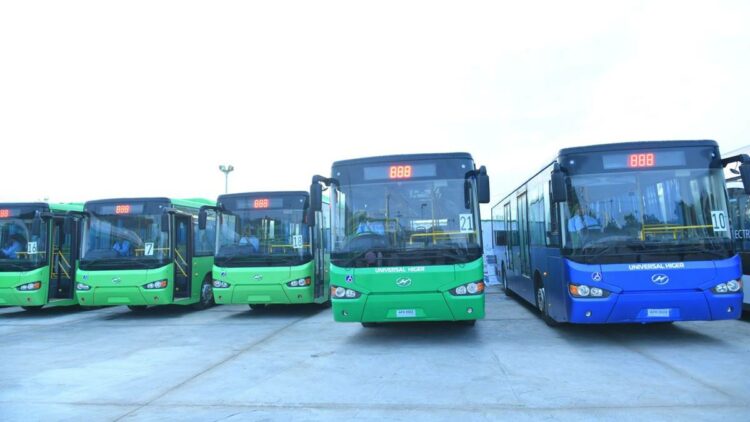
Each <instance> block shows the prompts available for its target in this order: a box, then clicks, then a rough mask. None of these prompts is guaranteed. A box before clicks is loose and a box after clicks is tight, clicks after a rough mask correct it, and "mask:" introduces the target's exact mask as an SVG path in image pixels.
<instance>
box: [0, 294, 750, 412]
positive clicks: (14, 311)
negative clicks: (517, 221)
mask: <svg viewBox="0 0 750 422" xmlns="http://www.w3.org/2000/svg"><path fill="white" fill-rule="evenodd" d="M0 335H2V342H1V343H0V356H2V359H1V360H0V420H4V421H8V420H41V419H45V420H75V421H80V420H159V421H170V420H174V421H183V420H230V421H231V420H238V421H239V420H289V419H293V420H329V419H333V420H338V419H344V418H346V419H352V418H356V419H358V420H382V419H410V420H412V419H417V420H442V419H463V420H495V419H498V418H506V419H510V418H512V419H514V420H519V419H520V420H532V419H533V420H538V419H540V418H548V419H575V420H580V419H590V420H601V419H611V420H623V421H632V420H634V419H642V420H645V419H657V420H660V419H673V420H683V419H691V420H711V421H715V420H748V419H750V359H749V357H750V321H749V320H748V319H747V318H746V319H744V320H739V321H721V322H685V323H676V324H673V325H668V326H653V325H652V326H640V325H639V326H593V327H592V326H567V327H561V328H557V329H553V328H549V327H547V326H546V325H545V324H544V323H543V322H542V321H541V320H540V319H539V318H538V317H537V316H536V315H535V314H534V312H533V310H532V309H531V308H529V307H527V306H524V305H522V304H520V303H519V302H518V301H516V300H513V299H509V298H506V297H505V296H504V295H503V294H502V293H501V292H499V291H498V290H497V289H496V288H495V287H493V288H491V289H490V291H489V294H488V296H487V318H486V319H484V320H482V321H480V322H478V323H477V325H476V326H475V327H464V326H459V325H454V324H448V323H439V324H432V323H430V324H405V325H390V326H382V327H376V328H363V327H362V326H360V325H355V324H340V323H334V322H333V321H332V319H331V316H330V310H328V309H321V308H318V307H315V306H303V307H278V308H272V309H269V310H266V311H261V312H257V311H250V310H249V309H248V308H247V307H242V306H216V307H214V308H211V309H208V310H205V311H192V310H190V309H184V308H175V307H168V308H155V309H151V310H149V311H148V312H145V313H133V312H130V311H129V310H128V309H127V308H125V307H117V308H102V309H94V310H66V309H48V310H44V311H42V312H40V313H38V314H29V313H27V312H24V311H22V310H21V309H20V308H5V309H2V310H0Z"/></svg>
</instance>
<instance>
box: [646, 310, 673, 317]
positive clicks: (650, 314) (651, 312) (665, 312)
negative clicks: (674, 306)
mask: <svg viewBox="0 0 750 422" xmlns="http://www.w3.org/2000/svg"><path fill="white" fill-rule="evenodd" d="M646 316H648V317H649V318H659V317H661V318H669V309H648V310H646Z"/></svg>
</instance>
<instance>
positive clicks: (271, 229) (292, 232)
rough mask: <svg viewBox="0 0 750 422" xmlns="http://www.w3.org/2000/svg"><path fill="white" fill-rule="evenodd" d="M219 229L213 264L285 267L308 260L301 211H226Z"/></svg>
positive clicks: (309, 254) (307, 232)
mask: <svg viewBox="0 0 750 422" xmlns="http://www.w3.org/2000/svg"><path fill="white" fill-rule="evenodd" d="M219 226H220V228H219V235H218V238H219V241H218V244H217V247H216V257H215V262H216V265H219V266H230V267H240V266H243V267H244V266H249V267H258V266H289V265H301V264H303V263H305V262H307V261H310V260H311V259H312V247H311V245H310V229H309V227H308V226H307V224H305V223H304V210H303V209H302V208H299V209H283V208H282V209H257V210H249V209H245V210H235V211H229V210H226V211H223V212H221V213H220V215H219Z"/></svg>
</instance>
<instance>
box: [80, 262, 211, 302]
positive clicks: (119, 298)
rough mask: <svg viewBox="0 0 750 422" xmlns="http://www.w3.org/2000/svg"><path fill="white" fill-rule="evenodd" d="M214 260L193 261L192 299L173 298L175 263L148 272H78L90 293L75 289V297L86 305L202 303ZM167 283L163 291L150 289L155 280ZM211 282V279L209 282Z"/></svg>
mask: <svg viewBox="0 0 750 422" xmlns="http://www.w3.org/2000/svg"><path fill="white" fill-rule="evenodd" d="M212 266H213V257H210V256H209V257H196V258H193V272H192V276H191V290H190V297H185V298H181V297H178V298H176V299H175V297H174V277H173V275H174V264H168V265H166V266H164V267H160V268H155V269H148V270H96V271H86V270H80V269H79V270H78V272H77V273H76V283H83V284H85V285H87V286H90V290H79V289H77V288H76V298H77V299H78V303H80V304H81V305H83V306H117V305H135V306H138V305H167V304H176V305H190V304H193V303H197V302H199V301H200V291H201V284H202V283H203V280H204V279H206V280H207V277H206V276H207V275H208V274H210V272H211V267H212ZM160 280H167V282H168V283H169V284H168V285H167V287H166V288H163V289H147V288H145V287H144V286H145V285H146V284H148V283H151V282H153V281H160ZM209 281H210V280H209Z"/></svg>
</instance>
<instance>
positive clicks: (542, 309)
mask: <svg viewBox="0 0 750 422" xmlns="http://www.w3.org/2000/svg"><path fill="white" fill-rule="evenodd" d="M536 307H537V309H539V313H540V314H541V315H542V319H543V320H544V322H545V323H546V324H547V325H549V326H550V327H555V326H557V325H559V324H560V323H558V322H557V321H555V320H554V319H552V317H551V316H550V315H549V305H548V304H547V291H546V289H545V288H544V283H542V282H537V289H536Z"/></svg>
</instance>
